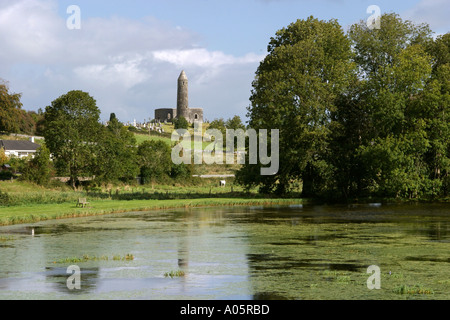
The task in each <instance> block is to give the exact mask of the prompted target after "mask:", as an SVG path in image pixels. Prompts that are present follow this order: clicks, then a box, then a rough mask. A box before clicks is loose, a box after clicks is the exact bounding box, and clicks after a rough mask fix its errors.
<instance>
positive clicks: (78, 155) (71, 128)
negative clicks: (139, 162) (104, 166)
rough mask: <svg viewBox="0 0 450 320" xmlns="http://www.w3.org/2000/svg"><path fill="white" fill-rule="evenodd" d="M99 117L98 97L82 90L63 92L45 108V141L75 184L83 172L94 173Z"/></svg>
mask: <svg viewBox="0 0 450 320" xmlns="http://www.w3.org/2000/svg"><path fill="white" fill-rule="evenodd" d="M99 118H100V110H99V108H98V107H97V105H96V101H95V100H94V98H92V97H91V96H90V95H89V94H88V93H86V92H83V91H79V90H76V91H70V92H68V93H67V94H64V95H62V96H61V97H59V98H57V99H56V100H54V101H53V102H52V103H51V105H50V106H48V107H46V109H45V129H44V137H45V143H46V145H47V147H48V149H49V150H50V152H51V153H52V154H53V157H54V159H55V161H56V162H58V164H57V167H58V168H59V169H60V170H61V169H66V170H67V172H68V174H69V176H70V181H71V184H72V186H73V187H75V184H76V181H77V180H78V178H79V177H80V176H81V175H91V174H92V173H93V172H94V169H95V154H96V151H97V148H98V146H97V142H98V141H97V140H98V137H99V136H100V134H101V125H100V123H99Z"/></svg>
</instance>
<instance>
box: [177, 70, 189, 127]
mask: <svg viewBox="0 0 450 320" xmlns="http://www.w3.org/2000/svg"><path fill="white" fill-rule="evenodd" d="M180 116H182V117H184V118H185V119H186V120H187V121H189V103H188V78H187V76H186V73H185V72H184V70H183V71H181V74H180V76H179V77H178V94H177V117H180Z"/></svg>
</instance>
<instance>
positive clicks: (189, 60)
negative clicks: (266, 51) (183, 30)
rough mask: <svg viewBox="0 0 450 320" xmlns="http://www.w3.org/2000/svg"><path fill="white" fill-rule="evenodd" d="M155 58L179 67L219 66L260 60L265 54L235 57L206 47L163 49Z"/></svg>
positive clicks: (155, 54)
mask: <svg viewBox="0 0 450 320" xmlns="http://www.w3.org/2000/svg"><path fill="white" fill-rule="evenodd" d="M153 56H154V57H155V59H157V60H160V61H165V62H170V63H172V64H174V65H176V66H178V67H182V66H195V67H202V68H217V67H221V66H224V65H232V64H246V63H255V62H260V61H261V60H262V59H263V58H264V56H258V55H256V54H253V53H250V54H246V55H245V56H243V57H234V56H232V55H227V54H225V53H223V52H221V51H212V52H211V51H208V50H206V49H204V48H198V49H190V50H161V51H155V52H153Z"/></svg>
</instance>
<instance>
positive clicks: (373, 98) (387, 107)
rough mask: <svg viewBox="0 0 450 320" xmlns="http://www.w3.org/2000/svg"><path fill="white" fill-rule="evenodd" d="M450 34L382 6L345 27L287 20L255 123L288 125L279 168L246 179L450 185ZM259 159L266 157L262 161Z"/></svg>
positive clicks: (272, 50)
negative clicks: (371, 18)
mask: <svg viewBox="0 0 450 320" xmlns="http://www.w3.org/2000/svg"><path fill="white" fill-rule="evenodd" d="M449 76H450V63H449V34H448V33H447V34H445V35H443V36H440V37H438V38H436V39H435V40H434V39H433V38H432V32H431V30H430V29H429V27H428V26H427V25H426V24H421V25H417V24H414V23H412V22H410V21H403V20H402V19H401V18H400V17H399V16H398V15H397V14H393V13H391V14H384V15H382V17H381V28H380V29H369V28H368V27H367V25H366V23H365V21H361V22H360V23H357V24H354V25H353V26H351V27H350V29H349V31H348V33H347V34H344V32H343V30H342V28H341V27H340V26H339V24H338V23H337V21H335V20H330V21H319V20H317V19H315V18H313V17H310V18H308V19H306V20H298V21H296V22H294V23H292V24H290V25H289V26H288V27H286V28H283V29H281V30H279V31H278V32H277V33H276V35H275V37H274V38H271V40H270V42H269V45H268V55H267V56H266V58H265V59H264V60H263V61H262V62H261V64H260V66H259V67H258V70H257V71H256V77H255V80H254V82H253V90H252V95H251V97H250V101H251V105H250V106H249V108H248V111H249V112H248V116H249V118H250V122H249V127H251V128H254V129H280V170H279V173H278V174H277V175H275V176H268V177H263V176H259V175H258V174H257V172H258V170H255V168H254V167H255V166H254V165H248V164H247V165H245V166H244V168H243V169H242V170H241V171H240V172H239V173H238V176H237V177H238V180H239V181H240V182H241V183H242V184H244V185H246V186H252V185H259V186H260V187H261V188H262V190H264V191H266V192H271V191H277V192H280V193H284V192H286V191H288V190H289V188H290V187H291V185H292V183H293V181H297V180H299V181H301V182H302V184H303V195H304V196H327V197H330V196H332V197H339V198H348V197H358V196H368V195H379V196H392V197H409V198H417V197H421V196H437V195H442V194H447V193H448V189H449V175H448V173H449V170H450V162H449V156H450V146H449V141H450V139H449V138H450V136H449V132H450V127H449V126H450V121H449V120H450V119H449V105H450V103H449ZM257 166H258V165H257Z"/></svg>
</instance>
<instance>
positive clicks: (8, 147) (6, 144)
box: [0, 140, 40, 151]
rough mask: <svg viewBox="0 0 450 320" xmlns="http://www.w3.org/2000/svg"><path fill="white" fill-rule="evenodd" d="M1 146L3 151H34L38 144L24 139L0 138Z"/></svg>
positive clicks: (38, 146)
mask: <svg viewBox="0 0 450 320" xmlns="http://www.w3.org/2000/svg"><path fill="white" fill-rule="evenodd" d="M2 147H3V148H4V149H5V151H12V150H20V151H36V150H37V149H39V148H40V145H39V144H37V143H33V142H31V141H26V140H0V148H2Z"/></svg>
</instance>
